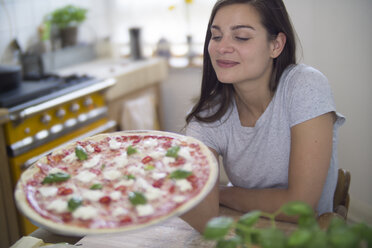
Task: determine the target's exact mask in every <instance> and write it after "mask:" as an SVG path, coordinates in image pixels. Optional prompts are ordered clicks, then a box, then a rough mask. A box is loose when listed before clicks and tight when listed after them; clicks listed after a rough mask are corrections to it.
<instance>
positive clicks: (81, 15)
mask: <svg viewBox="0 0 372 248" xmlns="http://www.w3.org/2000/svg"><path fill="white" fill-rule="evenodd" d="M86 14H87V9H84V8H80V7H77V6H73V5H67V6H65V7H62V8H59V9H56V10H54V11H53V12H52V13H51V14H49V15H48V16H47V20H46V26H48V27H49V29H53V28H57V30H58V36H59V38H60V39H61V45H62V47H66V46H73V45H75V44H76V41H77V33H78V26H79V25H80V24H81V23H82V22H83V21H85V19H86Z"/></svg>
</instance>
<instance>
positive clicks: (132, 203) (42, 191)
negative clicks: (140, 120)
mask: <svg viewBox="0 0 372 248" xmlns="http://www.w3.org/2000/svg"><path fill="white" fill-rule="evenodd" d="M217 175H218V165H217V161H216V158H215V156H214V155H213V153H212V152H210V150H209V149H208V148H207V147H206V146H205V145H204V144H203V143H202V142H200V141H198V140H196V139H194V138H192V137H188V136H183V135H180V134H175V133H169V132H162V131H123V132H115V133H108V134H99V135H95V136H92V137H89V138H85V139H81V140H78V141H75V142H73V143H70V144H68V145H66V146H64V147H62V148H58V149H56V150H55V151H53V152H52V153H50V154H48V155H46V156H44V157H43V158H41V159H40V160H38V161H37V162H35V163H34V164H33V165H32V166H31V167H30V168H28V169H27V170H26V171H25V172H23V173H22V175H21V177H20V179H19V181H18V183H17V186H16V189H15V199H16V204H17V207H18V208H19V209H20V211H21V212H22V213H23V214H24V215H25V216H27V217H28V218H30V219H31V220H32V221H33V222H35V223H36V224H37V225H39V226H42V227H45V228H47V229H49V230H51V231H53V232H56V233H59V234H65V235H74V236H83V235H86V234H99V233H111V232H119V231H128V230H134V229H138V228H142V227H145V226H149V225H152V224H155V223H159V222H161V221H163V220H166V219H168V218H170V217H172V216H179V215H181V214H183V213H185V212H186V211H188V210H190V209H191V208H193V207H194V206H195V205H197V204H198V203H199V202H200V201H201V200H203V198H204V197H205V196H206V195H207V194H208V193H209V192H210V191H211V189H212V188H213V186H214V184H215V182H216V179H217Z"/></svg>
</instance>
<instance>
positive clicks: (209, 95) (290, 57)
mask: <svg viewBox="0 0 372 248" xmlns="http://www.w3.org/2000/svg"><path fill="white" fill-rule="evenodd" d="M237 3H244V4H249V5H251V6H252V7H254V8H255V9H256V11H257V12H258V13H259V15H260V18H261V23H262V25H263V26H264V27H265V29H266V31H267V33H268V37H269V39H275V38H276V36H277V35H278V34H279V33H280V32H281V33H284V34H285V35H286V44H285V46H284V49H283V51H282V53H281V54H280V55H279V56H278V57H277V58H275V59H274V60H273V70H272V74H271V79H270V83H269V88H270V91H272V92H275V90H276V88H277V86H278V84H279V79H280V77H281V75H282V73H283V71H284V70H285V69H286V68H287V67H288V66H289V65H291V64H295V63H296V40H295V34H294V30H293V27H292V24H291V21H290V19H289V16H288V13H287V10H286V8H285V5H284V3H283V2H282V0H218V1H217V2H216V4H215V5H214V7H213V9H212V13H211V16H210V19H209V23H208V28H207V34H206V37H205V42H204V59H203V76H202V83H201V93H200V97H199V100H198V102H197V103H196V104H195V106H194V107H193V109H192V111H191V112H190V113H189V114H188V115H187V117H186V123H187V124H188V123H189V122H190V121H191V120H192V118H194V117H195V118H196V119H197V120H199V121H202V122H214V121H216V120H218V119H220V118H221V117H222V116H223V115H224V114H225V113H226V111H227V110H228V108H229V106H230V104H231V102H232V98H233V95H234V94H233V91H234V90H233V86H232V85H231V84H224V83H221V82H219V81H218V79H217V75H216V72H215V71H214V69H213V66H212V63H211V58H210V56H209V53H208V45H209V41H210V39H211V36H212V35H211V31H210V28H211V25H212V23H213V20H214V17H215V15H216V13H217V11H218V10H219V9H220V8H222V7H224V6H227V5H231V4H237ZM216 105H218V108H217V110H216V111H215V112H214V113H211V114H210V115H206V116H205V115H203V116H201V115H200V113H201V112H202V111H203V110H206V109H210V108H211V107H213V106H216Z"/></svg>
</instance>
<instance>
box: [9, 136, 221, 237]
mask: <svg viewBox="0 0 372 248" xmlns="http://www.w3.org/2000/svg"><path fill="white" fill-rule="evenodd" d="M125 135H141V136H146V135H157V136H168V137H173V138H176V139H182V140H184V141H186V142H188V143H189V142H190V143H198V144H199V145H200V148H201V150H202V153H203V154H204V155H205V156H206V158H207V160H208V165H209V167H210V172H209V177H208V180H207V182H206V183H205V185H204V187H203V188H202V190H201V191H200V192H199V193H198V194H197V195H196V196H195V197H193V198H191V199H190V200H189V201H187V202H186V203H184V204H183V205H181V206H180V207H178V208H176V209H175V210H173V211H172V212H170V213H168V214H167V215H164V216H161V217H158V218H155V219H152V220H151V221H149V222H147V223H142V224H133V225H128V226H125V227H120V228H100V229H90V228H84V227H76V226H70V225H66V224H62V223H56V222H53V221H51V220H49V219H45V218H43V217H42V216H40V215H39V213H37V212H36V211H35V210H34V209H33V208H32V207H31V206H30V205H29V204H28V201H27V199H26V194H25V192H24V190H23V188H24V187H25V184H26V182H27V181H28V180H29V179H30V178H32V177H33V175H34V174H36V173H38V172H39V168H38V167H37V166H36V164H37V163H38V162H46V161H47V158H46V157H43V158H41V159H40V160H38V161H37V162H35V163H34V164H33V165H32V166H31V167H29V168H28V169H27V170H26V171H24V172H23V173H22V175H21V177H20V179H19V181H18V183H17V186H16V189H15V201H16V205H17V207H18V209H19V210H20V211H21V212H22V213H23V214H24V215H25V216H27V217H28V218H29V219H31V221H32V222H34V223H35V224H36V225H38V226H40V227H43V228H46V229H49V230H51V231H52V232H55V233H58V234H62V235H70V236H79V237H81V236H84V235H87V234H104V233H114V232H124V231H131V230H135V229H140V228H144V227H148V226H151V225H154V224H158V223H160V222H162V221H164V220H167V219H169V218H171V217H173V216H180V215H182V214H184V213H185V212H187V211H189V210H190V209H192V208H193V207H195V206H196V205H197V204H199V203H200V202H201V201H202V200H203V199H204V198H205V197H206V196H207V195H208V193H209V192H210V191H211V190H212V188H213V187H214V185H215V183H216V180H217V178H218V162H217V160H216V158H215V156H214V154H213V153H212V152H211V151H210V150H209V148H208V147H207V146H206V145H204V144H203V143H202V142H201V141H199V140H197V139H195V138H193V137H189V136H183V135H180V134H176V133H170V132H163V131H147V130H144V131H137V130H136V131H121V132H114V133H105V134H98V135H95V136H93V137H88V138H85V139H82V140H81V141H85V140H95V141H98V140H102V139H104V138H105V137H112V136H125ZM74 146H76V142H73V143H70V144H68V145H66V146H65V147H63V148H60V149H58V150H55V151H53V154H57V153H59V152H60V151H61V150H62V149H66V148H67V149H68V148H70V147H74Z"/></svg>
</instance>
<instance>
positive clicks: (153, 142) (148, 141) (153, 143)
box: [143, 139, 159, 147]
mask: <svg viewBox="0 0 372 248" xmlns="http://www.w3.org/2000/svg"><path fill="white" fill-rule="evenodd" d="M158 144H159V142H158V140H156V139H146V140H145V141H144V142H143V145H144V147H157V146H158Z"/></svg>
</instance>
